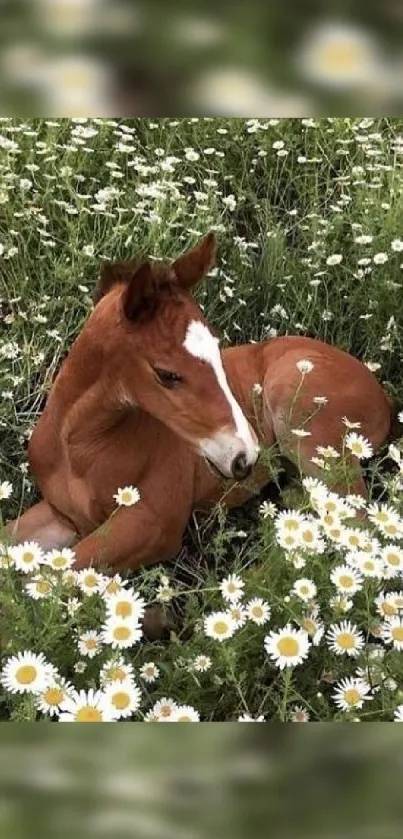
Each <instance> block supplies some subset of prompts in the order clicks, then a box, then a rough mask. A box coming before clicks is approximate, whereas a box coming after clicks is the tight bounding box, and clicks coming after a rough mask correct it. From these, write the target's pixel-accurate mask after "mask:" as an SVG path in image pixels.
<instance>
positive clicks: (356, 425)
mask: <svg viewBox="0 0 403 839" xmlns="http://www.w3.org/2000/svg"><path fill="white" fill-rule="evenodd" d="M341 421H342V422H343V423H344V425H345V426H346V428H361V423H360V422H352V421H351V420H349V419H348V418H347V417H342V418H341Z"/></svg>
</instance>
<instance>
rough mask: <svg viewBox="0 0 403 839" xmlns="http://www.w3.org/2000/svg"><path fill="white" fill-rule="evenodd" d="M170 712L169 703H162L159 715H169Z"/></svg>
mask: <svg viewBox="0 0 403 839" xmlns="http://www.w3.org/2000/svg"><path fill="white" fill-rule="evenodd" d="M171 714H172V708H171V706H170V705H163V706H162V708H161V709H160V716H161V717H170V716H171Z"/></svg>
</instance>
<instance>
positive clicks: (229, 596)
mask: <svg viewBox="0 0 403 839" xmlns="http://www.w3.org/2000/svg"><path fill="white" fill-rule="evenodd" d="M244 587H245V583H244V581H243V580H242V579H241V577H239V576H238V574H229V576H228V577H225V579H224V580H222V581H221V583H220V591H221V594H222V596H223V598H224V600H228V601H229V602H230V603H234V602H235V603H236V602H237V600H240V599H241V597H242V595H243V590H244Z"/></svg>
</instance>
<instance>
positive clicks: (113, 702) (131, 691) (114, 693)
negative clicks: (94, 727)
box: [104, 679, 141, 719]
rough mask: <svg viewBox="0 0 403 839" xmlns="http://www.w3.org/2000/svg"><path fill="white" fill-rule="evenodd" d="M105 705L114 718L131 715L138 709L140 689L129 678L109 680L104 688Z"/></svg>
mask: <svg viewBox="0 0 403 839" xmlns="http://www.w3.org/2000/svg"><path fill="white" fill-rule="evenodd" d="M104 697H105V707H106V708H107V710H108V713H110V714H111V715H112V716H113V717H114V718H115V719H124V718H126V717H131V716H133V714H135V712H136V711H138V709H139V707H140V703H141V691H140V690H139V688H138V687H137V686H136V685H135V684H133V682H132V680H131V679H125V680H124V681H122V682H116V681H114V682H110V683H109V684H108V685H106V686H105V688H104Z"/></svg>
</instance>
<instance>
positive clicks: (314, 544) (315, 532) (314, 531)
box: [298, 521, 325, 554]
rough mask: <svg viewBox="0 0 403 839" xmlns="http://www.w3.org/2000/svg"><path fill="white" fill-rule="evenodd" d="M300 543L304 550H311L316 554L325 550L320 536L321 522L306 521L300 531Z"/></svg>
mask: <svg viewBox="0 0 403 839" xmlns="http://www.w3.org/2000/svg"><path fill="white" fill-rule="evenodd" d="M298 535H299V544H300V547H301V548H304V550H310V551H312V552H314V553H316V554H321V553H323V552H324V549H325V546H324V543H323V539H322V538H321V536H320V531H319V524H318V523H317V522H314V521H305V522H304V523H303V524H302V526H301V529H300V531H299V534H298Z"/></svg>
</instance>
